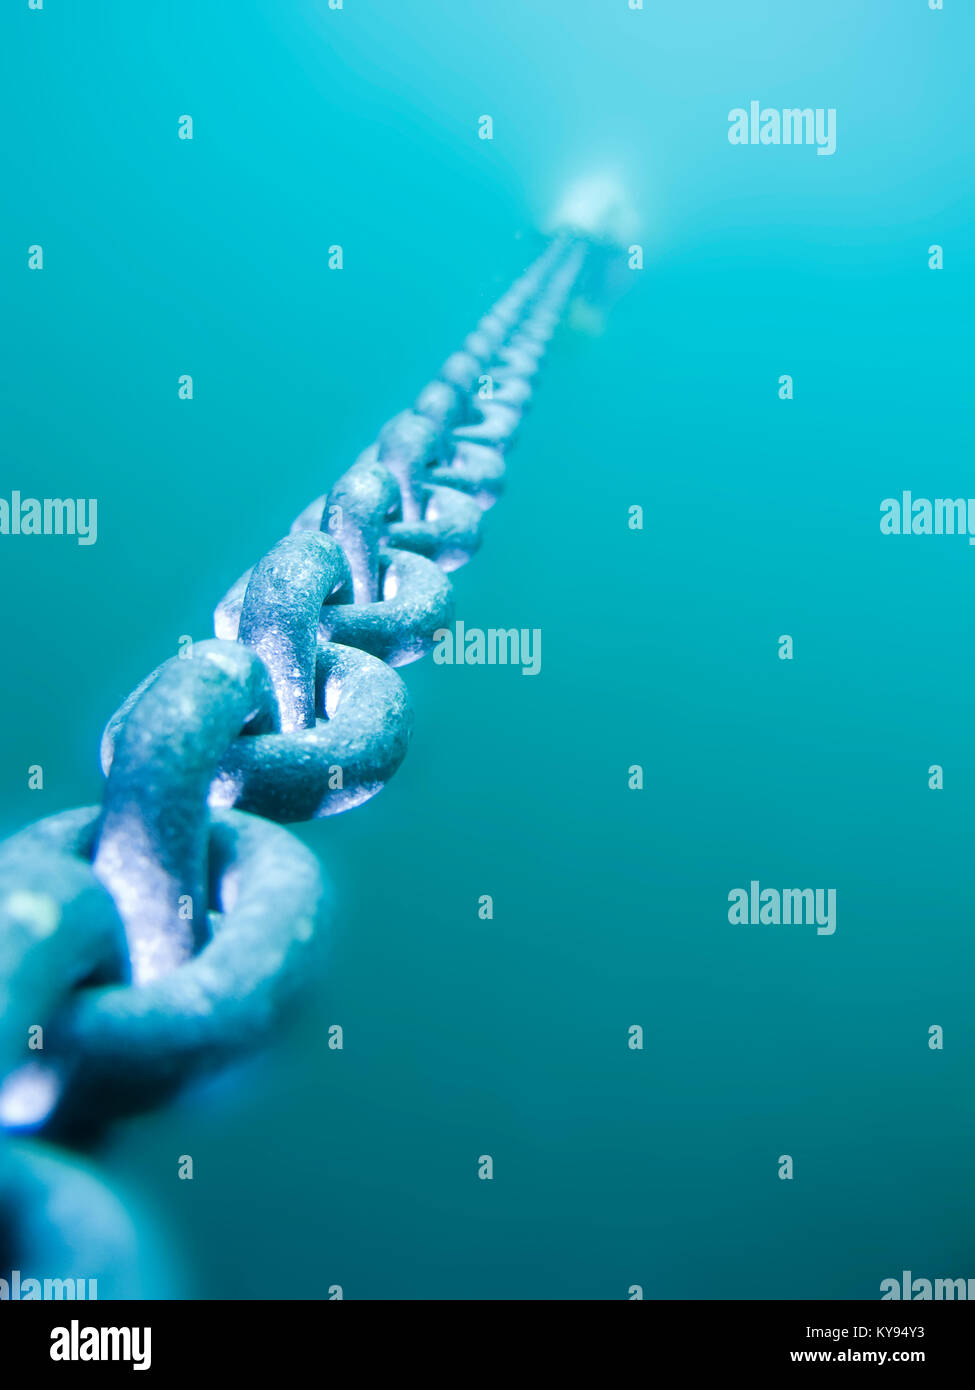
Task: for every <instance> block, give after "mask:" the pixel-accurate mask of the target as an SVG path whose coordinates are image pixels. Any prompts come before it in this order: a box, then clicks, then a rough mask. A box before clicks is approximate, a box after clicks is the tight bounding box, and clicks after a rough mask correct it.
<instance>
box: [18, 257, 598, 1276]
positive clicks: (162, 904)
mask: <svg viewBox="0 0 975 1390" xmlns="http://www.w3.org/2000/svg"><path fill="white" fill-rule="evenodd" d="M587 248H588V242H587V240H586V239H585V238H584V237H583V236H581V235H579V234H576V233H573V232H563V233H560V234H558V235H557V236H555V237H554V238H553V240H552V241H550V243H549V244H548V246H547V247H546V249H545V251H544V252H543V253H542V255H541V256H539V258H538V259H537V260H536V261H535V262H534V263H533V264H532V265H531V266H530V267H529V268H528V269H527V270H526V271H525V272H524V273H523V274H522V275H521V276H520V277H519V279H517V280H516V281H515V283H514V284H513V285H512V286H511V287H510V289H509V290H508V291H507V292H506V293H505V294H504V295H503V296H502V298H501V299H499V300H498V301H497V303H496V304H495V305H494V307H493V308H492V309H491V310H490V311H489V312H488V313H487V314H486V315H485V316H484V317H483V318H482V319H481V320H480V322H479V323H478V325H477V327H476V329H475V330H474V332H473V333H471V334H470V335H469V336H468V337H467V338H466V339H465V341H464V345H463V347H462V349H461V350H460V351H459V352H456V353H454V354H453V355H452V356H450V357H448V358H447V360H446V362H445V363H444V364H443V367H442V368H441V370H440V373H439V375H438V376H437V378H436V380H434V381H432V382H431V383H430V384H429V385H428V386H427V387H426V388H425V389H424V390H423V391H422V392H421V394H420V396H419V398H418V400H417V401H416V404H415V405H414V407H413V409H412V410H407V411H404V412H403V413H402V414H400V415H397V416H395V417H394V418H393V419H392V420H390V421H389V423H388V424H387V425H385V427H384V428H383V429H382V430H381V432H380V434H379V437H378V439H377V440H376V442H375V443H374V444H373V445H372V446H371V447H370V448H368V449H367V450H366V451H365V452H364V453H363V454H361V455H360V456H359V458H358V459H357V460H356V461H355V463H354V464H353V465H352V467H351V468H349V470H348V471H347V472H346V473H344V474H343V475H342V476H341V477H340V478H339V479H338V481H337V482H336V483H334V484H333V486H332V487H331V490H330V491H329V492H328V493H327V494H325V495H324V496H321V497H318V498H316V499H315V501H314V502H312V503H311V504H310V505H309V506H308V507H307V508H306V509H305V510H304V511H303V512H302V513H301V515H300V516H299V517H298V518H297V519H296V521H295V522H294V524H293V525H292V527H291V531H290V534H289V535H287V536H285V537H284V539H283V540H280V541H279V542H278V543H277V544H276V545H275V546H273V547H272V549H270V550H269V551H268V552H267V554H266V555H264V556H263V557H262V558H261V559H260V560H258V562H257V563H256V564H255V565H254V567H253V569H250V570H248V571H247V573H246V574H243V575H241V577H240V579H239V580H238V581H237V582H236V583H235V584H234V585H233V586H232V587H231V588H230V589H229V590H228V591H227V593H226V594H225V595H224V597H223V598H222V599H221V600H220V603H219V604H218V605H217V608H216V611H215V614H214V632H215V637H214V638H212V639H209V640H206V641H201V642H197V643H193V644H192V646H188V647H187V649H186V650H185V651H181V652H180V654H179V655H178V656H175V657H173V658H171V659H170V660H169V661H166V662H165V663H164V664H163V665H162V666H160V667H159V668H158V669H157V670H155V671H154V672H153V673H152V674H151V675H150V676H148V677H147V678H146V680H144V681H143V682H142V684H141V685H140V686H139V687H138V688H137V689H136V690H135V691H133V693H132V694H131V695H130V696H129V697H128V699H126V700H125V701H124V703H123V704H122V705H121V707H120V708H119V709H118V711H117V712H116V713H115V714H114V715H113V717H112V718H111V720H110V721H109V723H108V726H107V728H106V730H105V733H104V736H103V739H102V749H101V760H102V767H103V769H104V772H105V775H106V781H105V788H104V796H103V802H102V805H101V806H93V807H85V808H81V809H77V810H70V811H65V812H63V813H61V814H59V815H54V816H50V817H47V818H46V819H44V820H40V821H37V822H36V823H34V824H33V825H30V826H28V827H27V828H26V829H24V830H22V831H21V832H19V833H18V834H16V835H14V836H13V837H12V838H11V839H9V840H8V841H6V843H5V844H3V845H2V846H0V1129H2V1131H3V1132H4V1133H5V1135H6V1136H7V1137H6V1138H5V1139H4V1140H2V1141H0V1251H2V1252H3V1253H0V1271H2V1270H3V1268H4V1267H7V1268H10V1267H11V1266H12V1265H13V1264H17V1266H18V1268H22V1269H25V1270H28V1269H33V1270H35V1271H42V1270H43V1271H48V1272H50V1273H52V1274H58V1273H61V1272H64V1271H65V1270H70V1269H75V1270H78V1269H85V1270H86V1271H87V1273H88V1275H89V1277H91V1275H93V1274H95V1273H99V1272H101V1275H102V1283H103V1289H105V1294H103V1296H105V1295H107V1294H111V1293H112V1292H114V1293H115V1294H116V1296H119V1295H121V1296H131V1294H130V1292H129V1290H130V1289H131V1278H132V1277H134V1276H132V1274H131V1270H132V1269H133V1268H134V1267H135V1264H136V1263H137V1259H136V1250H135V1246H136V1244H137V1241H136V1235H135V1232H134V1229H133V1223H132V1219H131V1217H130V1214H129V1213H128V1212H127V1210H126V1207H125V1204H124V1203H123V1202H121V1201H120V1200H119V1199H118V1198H117V1197H116V1196H115V1195H114V1194H113V1193H112V1192H110V1191H109V1189H108V1188H107V1187H106V1186H105V1184H104V1183H102V1182H101V1181H100V1180H99V1179H98V1178H97V1177H96V1176H95V1175H94V1174H92V1173H91V1172H90V1171H89V1170H88V1169H87V1168H86V1167H85V1166H84V1165H83V1164H82V1163H80V1162H79V1161H77V1160H76V1159H74V1158H71V1157H69V1156H68V1155H67V1154H65V1153H63V1152H62V1151H60V1150H58V1149H52V1148H49V1147H46V1146H44V1145H38V1144H37V1143H36V1141H35V1140H33V1139H28V1138H26V1137H25V1136H26V1135H29V1134H37V1133H41V1134H43V1135H44V1136H45V1137H49V1138H55V1139H60V1140H65V1141H68V1142H71V1141H79V1140H82V1139H85V1138H90V1137H91V1136H92V1135H94V1134H97V1133H98V1132H99V1131H100V1129H101V1127H102V1126H104V1125H105V1124H106V1123H107V1122H108V1121H110V1120H111V1119H113V1118H114V1117H117V1116H121V1115H124V1114H127V1113H133V1112H136V1111H138V1110H141V1109H144V1108H147V1107H149V1106H151V1105H152V1104H154V1103H156V1102H158V1101H160V1100H162V1099H164V1098H165V1097H166V1096H167V1095H169V1094H172V1093H173V1091H174V1090H175V1089H176V1088H177V1087H178V1086H179V1085H180V1084H181V1083H183V1082H185V1081H188V1080H190V1079H191V1078H194V1077H196V1076H199V1075H202V1074H204V1073H206V1072H207V1071H209V1070H211V1069H213V1068H216V1067H218V1066H220V1065H221V1064H222V1063H225V1062H228V1061H230V1060H231V1059H232V1058H234V1057H236V1056H238V1055H240V1054H241V1053H243V1052H245V1051H246V1050H248V1049H250V1048H253V1047H254V1046H255V1045H256V1044H257V1043H259V1042H260V1041H261V1040H262V1039H264V1038H266V1037H267V1036H268V1035H269V1033H270V1032H271V1030H272V1029H273V1027H274V1024H275V1020H276V1019H277V1018H278V1017H279V1016H280V1014H281V1010H282V1007H283V1005H284V1004H285V1003H286V1002H287V1001H288V1000H289V999H290V998H291V997H292V995H293V993H294V991H295V990H296V988H297V987H298V985H299V983H300V981H301V979H302V977H303V975H304V974H305V973H306V969H307V956H308V951H309V949H310V948H311V946H312V943H313V941H314V939H315V937H316V934H319V933H321V931H322V930H323V928H324V927H325V926H326V925H327V923H328V920H329V918H330V915H331V896H330V893H329V890H328V887H327V883H326V880H325V878H324V876H323V873H322V870H321V867H320V865H319V863H318V860H317V859H316V858H315V856H313V855H312V854H311V853H310V852H309V851H308V850H307V849H306V848H305V847H304V846H303V845H302V844H301V843H300V842H299V841H298V840H297V839H296V838H295V837H294V836H293V835H291V834H289V832H288V831H286V830H283V829H281V828H280V826H279V825H276V824H273V822H288V821H303V820H310V819H312V818H315V817H319V816H328V815H334V814H335V813H337V812H340V811H345V810H348V809H349V808H350V807H353V806H358V805H360V804H361V803H362V802H364V801H366V800H367V799H368V798H369V797H371V796H374V795H375V793H376V792H378V791H379V790H380V789H381V788H382V786H383V785H384V784H385V783H386V781H388V779H389V778H390V777H391V776H392V775H393V773H394V772H395V771H396V768H397V767H398V766H399V764H400V762H401V761H402V759H403V756H404V754H405V753H406V749H407V745H408V743H409V738H410V731H411V724H412V712H411V708H410V702H409V698H408V695H407V691H406V687H405V685H404V684H403V681H402V680H401V679H400V677H399V676H398V675H397V673H396V671H395V670H394V669H393V668H394V667H397V666H402V665H405V664H407V663H408V662H411V661H415V660H417V659H418V658H419V657H421V656H423V655H424V654H425V653H426V652H428V651H430V650H431V649H432V647H433V645H434V642H435V634H437V633H438V631H439V630H441V629H443V628H445V627H446V626H447V624H448V623H449V622H450V621H451V619H452V614H453V607H452V593H451V584H450V581H449V579H448V578H447V572H448V571H451V570H453V569H456V568H457V567H458V566H459V565H462V564H464V563H465V561H467V560H468V559H469V558H470V556H471V554H472V553H473V551H474V550H475V549H476V548H477V546H478V544H479V539H480V523H481V518H482V516H483V513H484V512H485V511H486V510H487V508H489V507H490V506H492V505H493V503H494V502H495V501H496V499H497V497H498V495H499V493H500V491H501V488H502V484H503V478H504V472H505V458H506V454H507V451H508V449H509V448H510V445H511V442H512V439H513V437H514V435H515V432H516V430H517V428H518V425H519V423H520V420H521V418H522V415H523V413H524V411H525V409H526V407H527V406H528V403H529V400H530V397H531V394H532V378H533V377H534V375H535V373H536V371H537V370H538V367H539V363H540V360H541V358H542V356H543V354H544V351H545V348H546V345H547V343H548V340H549V339H550V337H551V336H552V333H553V331H554V329H555V327H556V325H557V323H558V320H559V317H560V315H561V313H562V311H563V309H564V307H565V304H566V302H567V300H568V297H569V295H570V293H571V290H572V287H573V284H574V283H575V281H576V279H577V277H578V275H579V272H580V269H581V267H582V264H583V261H584V258H585V255H586V252H587ZM242 812H248V813H250V814H246V815H245V814H241V813H242ZM215 927H217V928H218V929H217V930H215V929H214V928H215ZM5 1244H7V1245H9V1247H10V1259H9V1260H8V1262H7V1264H6V1266H5V1265H4V1259H5V1258H6V1252H5V1251H3V1247H4V1245H5ZM86 1262H87V1263H86Z"/></svg>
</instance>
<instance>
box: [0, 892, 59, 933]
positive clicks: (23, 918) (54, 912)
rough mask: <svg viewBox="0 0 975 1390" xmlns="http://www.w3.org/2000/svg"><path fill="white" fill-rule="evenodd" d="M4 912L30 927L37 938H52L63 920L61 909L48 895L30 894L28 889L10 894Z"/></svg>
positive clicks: (5, 899) (4, 903)
mask: <svg viewBox="0 0 975 1390" xmlns="http://www.w3.org/2000/svg"><path fill="white" fill-rule="evenodd" d="M2 907H3V911H4V912H5V913H7V914H8V915H9V916H10V917H12V918H13V919H14V920H15V921H17V922H20V923H21V924H22V925H23V926H25V927H29V928H30V930H31V931H32V932H33V934H34V935H35V936H38V937H44V936H50V935H51V932H52V931H54V930H55V929H56V928H57V925H58V923H59V922H60V920H61V909H60V908H59V907H58V905H57V903H56V902H55V900H54V899H53V898H52V897H50V896H49V895H48V894H47V893H30V892H28V891H27V890H26V889H21V890H20V891H19V892H16V893H10V894H9V895H8V896H7V897H6V898H4V900H3V904H2Z"/></svg>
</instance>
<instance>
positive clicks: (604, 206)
mask: <svg viewBox="0 0 975 1390" xmlns="http://www.w3.org/2000/svg"><path fill="white" fill-rule="evenodd" d="M552 223H553V225H554V227H555V228H561V227H569V228H572V229H573V230H575V231H579V232H585V233H586V234H587V235H589V236H595V237H605V238H608V239H609V240H610V241H618V242H621V243H623V244H625V243H626V242H628V241H630V240H631V238H632V237H634V236H635V235H636V233H637V230H638V228H639V219H638V217H637V214H636V210H635V208H634V207H633V205H632V203H631V202H630V200H629V198H628V197H627V195H626V193H625V191H624V188H623V183H622V181H621V180H620V179H619V178H617V176H616V175H615V174H608V173H603V174H592V175H590V176H589V177H588V178H584V179H579V180H577V181H576V182H575V183H574V184H572V185H570V187H569V188H568V189H567V190H566V192H565V196H564V197H563V199H562V201H561V203H560V204H559V206H558V208H557V210H556V213H555V216H554V217H553V218H552Z"/></svg>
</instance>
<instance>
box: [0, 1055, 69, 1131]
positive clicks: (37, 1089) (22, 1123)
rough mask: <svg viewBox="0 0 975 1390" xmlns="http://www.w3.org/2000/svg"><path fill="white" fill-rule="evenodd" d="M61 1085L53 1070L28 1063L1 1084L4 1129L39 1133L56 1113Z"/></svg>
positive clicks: (1, 1117) (39, 1064)
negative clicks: (55, 1108) (53, 1112)
mask: <svg viewBox="0 0 975 1390" xmlns="http://www.w3.org/2000/svg"><path fill="white" fill-rule="evenodd" d="M60 1094H61V1081H60V1078H59V1077H58V1075H57V1073H56V1072H55V1071H53V1070H52V1068H51V1067H47V1066H43V1065H42V1064H41V1063H40V1062H26V1063H25V1064H24V1065H23V1066H22V1067H18V1068H17V1070H16V1071H12V1072H11V1073H10V1075H9V1076H8V1077H7V1078H6V1079H5V1080H4V1082H3V1083H2V1084H0V1125H4V1126H6V1128H8V1129H36V1128H37V1126H38V1125H42V1124H43V1123H44V1121H45V1120H46V1119H47V1117H48V1116H49V1115H50V1113H51V1111H52V1110H53V1109H54V1107H55V1105H56V1104H57V1101H58V1096H59V1095H60Z"/></svg>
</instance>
